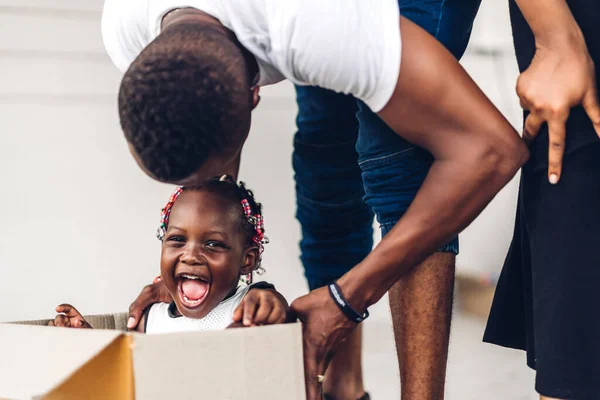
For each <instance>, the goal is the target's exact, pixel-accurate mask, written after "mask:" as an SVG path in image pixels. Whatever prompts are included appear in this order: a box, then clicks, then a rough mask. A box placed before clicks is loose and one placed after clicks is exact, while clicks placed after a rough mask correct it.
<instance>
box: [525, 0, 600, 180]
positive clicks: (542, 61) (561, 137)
mask: <svg viewBox="0 0 600 400" xmlns="http://www.w3.org/2000/svg"><path fill="white" fill-rule="evenodd" d="M516 2H517V4H518V6H519V8H520V9H521V12H522V13H523V16H524V17H525V19H526V20H527V23H528V25H529V27H530V28H531V31H532V32H533V34H534V36H535V44H536V52H535V56H534V58H533V60H532V62H531V64H530V65H529V67H528V68H527V69H526V70H525V71H523V73H522V74H521V75H520V76H519V79H518V81H517V95H518V96H519V99H520V101H521V106H522V107H523V108H524V109H525V110H529V111H530V114H529V115H528V117H527V119H526V120H525V129H524V132H523V138H524V139H525V140H527V141H532V140H533V139H534V138H535V137H536V136H537V134H538V132H539V130H540V128H541V126H542V124H544V123H547V124H548V134H549V139H550V140H549V142H550V148H549V149H548V180H549V181H550V183H553V184H556V183H558V181H559V179H560V175H561V170H562V160H563V154H564V150H565V137H566V131H565V124H566V122H567V118H568V117H569V113H570V111H571V108H572V107H575V106H578V105H580V104H581V105H582V106H583V107H584V108H585V110H586V112H587V114H588V116H589V117H590V119H591V121H592V123H593V124H594V127H595V129H596V132H597V133H598V134H599V135H600V106H599V105H598V94H597V85H596V75H595V66H594V62H593V61H592V59H591V58H590V55H589V53H588V49H587V46H586V43H585V38H584V36H583V33H582V32H581V29H580V28H579V25H578V24H577V21H575V18H574V17H573V14H572V13H571V10H570V9H569V6H568V5H567V3H566V2H565V0H516Z"/></svg>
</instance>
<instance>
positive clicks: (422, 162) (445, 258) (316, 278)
mask: <svg viewBox="0 0 600 400" xmlns="http://www.w3.org/2000/svg"><path fill="white" fill-rule="evenodd" d="M398 3H399V5H400V13H401V15H402V16H404V17H406V18H408V19H409V20H411V21H412V22H414V23H416V24H418V25H419V26H421V27H422V28H424V29H425V30H427V32H429V33H430V34H431V35H433V36H434V37H435V38H436V39H438V40H439V41H440V42H441V43H442V44H443V45H444V46H445V47H446V48H447V49H448V50H450V52H451V53H452V54H453V55H454V56H455V57H456V58H460V57H461V56H462V54H463V52H464V50H465V48H466V46H467V43H468V40H469V36H470V32H471V28H472V25H473V20H474V18H475V15H476V13H477V10H478V8H479V4H480V0H458V1H456V0H436V1H424V0H418V1H413V0H399V1H398ZM296 93H297V97H296V98H297V103H298V117H297V126H298V132H297V133H296V136H295V140H294V155H293V165H294V170H295V173H296V174H295V180H296V201H297V210H298V211H297V218H298V220H299V222H300V225H301V227H302V240H301V242H300V248H301V251H302V263H303V265H304V268H305V271H306V278H307V280H308V284H309V288H310V289H311V290H314V289H316V288H319V287H322V286H325V285H327V284H329V283H330V282H332V281H334V280H337V279H338V278H340V277H341V276H343V275H344V274H345V273H346V272H348V271H349V270H350V269H351V268H352V267H354V266H355V265H357V264H358V263H360V262H361V261H362V260H363V259H364V258H365V257H366V256H367V255H368V254H369V253H370V251H371V249H372V247H373V241H372V237H373V232H372V226H373V216H372V215H373V211H375V213H376V214H377V219H378V221H379V223H380V225H381V229H382V234H383V235H385V234H386V233H387V232H389V230H390V229H391V227H393V226H394V224H395V223H396V222H397V221H398V220H399V219H400V217H402V215H403V214H404V213H405V212H406V209H407V208H408V206H409V205H410V204H411V202H412V200H413V199H414V197H415V195H416V193H417V191H418V190H419V188H420V186H421V184H422V183H423V181H424V180H425V177H426V175H427V172H428V171H429V168H430V167H431V163H432V161H433V160H432V158H431V156H430V155H429V154H428V153H427V152H425V151H424V150H421V149H418V150H417V149H414V146H411V145H410V144H408V143H407V142H406V141H405V140H404V139H402V138H401V137H399V136H398V135H396V134H395V133H394V132H393V131H392V130H391V129H390V128H389V127H388V126H387V125H386V124H385V123H383V122H382V121H381V120H380V119H379V118H378V117H377V116H376V115H375V114H374V113H373V112H372V111H371V110H369V109H368V107H361V105H360V104H359V103H357V101H356V99H355V98H354V97H352V96H350V95H344V94H342V93H335V92H332V91H330V90H326V89H323V88H319V87H312V86H299V85H297V86H296ZM359 109H360V112H358V114H357V111H359ZM357 117H358V118H357ZM358 138H360V140H359V142H358V146H359V150H360V151H361V153H362V156H361V157H360V159H359V156H358V154H357V152H356V146H357V139H358ZM408 149H410V150H409V151H403V150H408ZM367 153H370V154H368V155H367ZM370 159H376V160H383V159H385V160H386V161H385V162H381V161H379V162H378V163H377V164H378V165H374V162H372V161H370ZM359 161H360V164H361V166H362V167H363V169H364V170H365V175H366V176H368V177H370V179H371V180H373V179H379V178H380V177H384V176H386V175H387V176H389V172H388V173H387V174H386V171H392V170H393V171H394V172H395V173H396V174H395V176H394V177H393V182H392V181H391V180H388V181H387V184H389V185H390V186H393V187H394V188H395V190H394V192H396V193H397V194H396V195H393V194H392V193H391V192H386V193H380V194H378V195H374V193H373V191H370V192H369V196H368V197H367V202H368V203H369V204H368V205H367V204H366V203H365V202H364V201H363V197H364V195H365V190H364V188H363V179H362V176H361V172H362V171H361V167H359ZM367 174H368V175H367ZM388 179H389V178H388ZM370 206H372V207H373V211H372V210H371V207H370ZM349 216H351V217H350V218H349ZM457 253H458V238H455V239H454V240H452V241H451V242H450V243H448V244H446V245H444V246H443V247H442V248H440V249H439V251H438V252H436V253H435V254H433V255H432V256H430V257H429V258H428V259H427V260H425V261H424V262H423V263H422V264H421V265H420V266H419V267H418V268H415V269H414V270H413V271H411V272H410V273H409V274H407V275H406V276H404V277H403V278H402V279H401V280H400V281H398V283H397V284H396V285H394V286H393V287H392V289H391V290H390V291H389V292H388V294H389V299H390V308H391V313H392V321H393V324H394V332H395V339H396V348H397V352H398V361H399V364H400V365H399V367H400V374H401V381H402V396H403V398H405V399H441V398H443V393H444V383H445V375H446V373H445V372H446V362H447V356H448V342H449V336H450V319H451V312H452V294H453V287H454V272H455V256H456V254H457ZM360 328H361V327H360V326H359V327H358V328H357V329H356V330H355V331H354V332H353V333H352V335H350V337H349V338H348V340H346V341H345V342H344V343H343V344H342V346H341V347H340V349H339V351H338V352H337V353H336V356H335V357H334V358H333V359H332V361H331V363H330V364H329V367H328V368H327V376H326V379H325V381H324V382H323V391H324V393H326V394H328V395H329V396H330V398H331V399H352V400H354V399H361V396H363V395H364V393H365V390H364V388H363V384H362V368H361V350H362V349H361V339H360V338H361V329H360ZM325 398H326V399H328V398H329V397H327V396H326V397H325Z"/></svg>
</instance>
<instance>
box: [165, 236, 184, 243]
mask: <svg viewBox="0 0 600 400" xmlns="http://www.w3.org/2000/svg"><path fill="white" fill-rule="evenodd" d="M167 242H176V243H183V242H185V238H184V237H183V236H170V237H168V238H167Z"/></svg>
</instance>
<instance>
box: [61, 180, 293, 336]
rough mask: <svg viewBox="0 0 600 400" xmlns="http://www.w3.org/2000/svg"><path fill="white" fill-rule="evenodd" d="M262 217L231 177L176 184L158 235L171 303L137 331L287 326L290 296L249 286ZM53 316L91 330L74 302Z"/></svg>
mask: <svg viewBox="0 0 600 400" xmlns="http://www.w3.org/2000/svg"><path fill="white" fill-rule="evenodd" d="M261 212H262V210H261V205H260V203H257V202H256V201H255V200H254V195H253V194H252V192H251V191H250V190H248V189H246V188H245V186H244V184H243V183H242V182H240V184H239V185H238V184H236V183H235V181H234V180H233V179H232V178H231V177H230V176H227V175H224V176H222V177H221V178H213V179H211V180H209V181H207V182H205V183H203V184H201V185H199V186H196V187H178V188H177V189H176V190H175V192H174V193H173V194H172V195H171V198H170V199H169V202H168V203H167V205H166V206H165V208H164V209H163V210H162V215H161V225H160V227H159V228H158V231H157V236H158V238H159V239H160V240H161V242H162V251H161V261H160V274H161V279H162V281H163V282H164V284H165V286H166V288H167V289H168V290H169V293H170V294H171V296H172V298H173V300H174V301H173V302H172V303H171V304H166V303H157V304H154V305H152V306H151V307H149V308H148V309H147V310H146V311H145V313H144V316H143V319H142V320H141V321H140V323H139V324H138V328H137V330H138V331H140V332H145V333H166V332H182V331H208V330H221V329H225V328H227V327H228V326H230V325H231V324H232V323H234V322H241V321H242V319H243V322H244V325H262V324H277V323H283V322H285V320H286V315H287V310H288V304H287V302H286V300H285V298H284V297H283V296H282V295H281V294H279V293H278V292H277V291H275V289H274V287H273V285H270V284H267V283H265V282H259V283H256V284H252V273H253V271H256V270H258V271H259V272H260V270H262V267H261V266H260V262H261V254H262V252H263V244H265V243H268V239H267V238H266V237H265V236H264V225H263V217H262V213H261ZM243 280H245V281H246V282H247V284H245V283H242V281H243ZM56 311H57V312H58V313H61V314H59V315H57V316H56V317H55V319H54V321H51V322H50V324H49V325H51V326H65V327H74V328H91V326H90V325H89V324H88V323H87V321H85V319H84V318H83V317H82V316H81V314H80V313H79V312H78V311H77V310H76V309H75V308H74V307H73V306H71V305H69V304H62V305H60V306H58V307H57V308H56Z"/></svg>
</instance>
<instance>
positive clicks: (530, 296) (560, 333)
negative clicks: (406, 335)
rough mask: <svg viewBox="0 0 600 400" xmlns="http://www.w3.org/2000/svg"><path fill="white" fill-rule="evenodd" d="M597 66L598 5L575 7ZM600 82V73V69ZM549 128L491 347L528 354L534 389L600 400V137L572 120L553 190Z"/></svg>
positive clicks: (591, 1)
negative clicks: (507, 348)
mask: <svg viewBox="0 0 600 400" xmlns="http://www.w3.org/2000/svg"><path fill="white" fill-rule="evenodd" d="M569 6H570V7H571V10H572V12H573V14H574V15H575V17H576V19H577V21H578V22H579V24H580V26H581V28H582V30H583V31H584V35H585V37H586V41H587V43H588V47H589V50H590V53H591V55H592V58H593V59H594V61H595V62H596V66H597V69H598V66H599V64H600V1H598V0H575V1H569ZM511 18H512V23H513V34H514V40H515V48H516V51H517V59H518V61H519V67H520V68H521V70H524V69H526V68H527V66H528V65H529V63H530V62H531V58H532V56H533V54H534V52H535V43H534V40H533V35H532V34H531V31H530V30H529V28H528V26H527V24H526V22H525V20H524V19H523V17H522V15H521V14H520V12H519V11H518V9H517V8H516V6H515V4H514V2H512V1H511ZM596 74H597V76H598V77H600V75H599V74H598V70H597V71H596ZM547 168H548V131H547V128H546V127H544V128H543V130H542V132H541V134H540V136H539V137H538V138H537V139H536V140H535V141H534V143H533V144H532V148H531V159H530V160H529V162H528V163H527V164H526V165H525V166H524V167H523V169H522V175H521V186H520V189H519V202H518V209H517V218H516V222H515V231H514V236H513V241H512V244H511V247H510V250H509V253H508V256H507V258H506V262H505V264H504V268H503V270H502V274H501V276H500V280H499V282H498V286H497V289H496V294H495V297H494V302H493V305H492V310H491V313H490V317H489V320H488V324H487V328H486V331H485V335H484V341H486V342H490V343H495V344H498V345H501V346H506V347H511V348H516V349H523V350H526V351H527V364H528V365H529V366H530V367H532V368H534V369H536V371H537V374H536V384H535V387H536V390H537V391H538V392H539V393H540V394H542V395H545V396H548V397H555V398H560V399H575V400H592V399H593V400H598V399H600V139H599V138H598V136H597V135H596V132H595V131H594V129H593V126H592V124H591V122H590V121H589V119H588V117H587V115H586V114H585V112H584V110H583V109H582V108H581V107H578V108H575V109H573V110H572V112H571V116H570V118H569V120H568V122H567V143H566V151H565V157H564V162H563V173H562V177H561V180H560V182H559V183H558V184H557V185H551V184H550V183H548V177H547Z"/></svg>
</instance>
